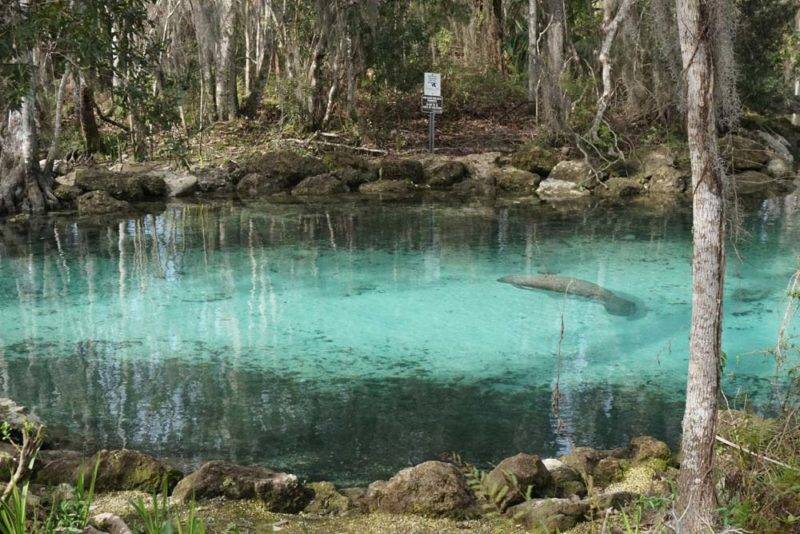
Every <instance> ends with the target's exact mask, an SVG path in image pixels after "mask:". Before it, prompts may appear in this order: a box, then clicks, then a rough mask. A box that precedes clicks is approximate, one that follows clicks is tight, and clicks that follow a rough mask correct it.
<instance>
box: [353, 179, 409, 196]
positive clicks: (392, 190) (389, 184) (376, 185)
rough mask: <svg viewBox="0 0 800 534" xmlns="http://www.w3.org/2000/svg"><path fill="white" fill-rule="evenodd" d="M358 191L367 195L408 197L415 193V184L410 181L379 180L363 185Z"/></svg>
mask: <svg viewBox="0 0 800 534" xmlns="http://www.w3.org/2000/svg"><path fill="white" fill-rule="evenodd" d="M358 191H359V193H363V194H365V195H385V196H408V195H411V194H412V193H413V192H414V184H413V183H411V181H410V180H378V181H377V182H368V183H365V184H362V185H361V187H359V188H358Z"/></svg>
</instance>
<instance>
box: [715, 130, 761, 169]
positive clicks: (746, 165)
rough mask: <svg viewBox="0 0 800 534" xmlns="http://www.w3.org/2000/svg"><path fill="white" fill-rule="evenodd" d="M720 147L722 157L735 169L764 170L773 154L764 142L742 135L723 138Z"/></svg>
mask: <svg viewBox="0 0 800 534" xmlns="http://www.w3.org/2000/svg"><path fill="white" fill-rule="evenodd" d="M719 147H720V154H721V155H722V158H723V159H724V160H725V161H726V162H728V164H729V165H730V166H731V168H733V170H734V171H749V170H756V171H757V170H762V169H764V167H766V166H767V163H769V160H770V158H771V157H772V154H773V153H772V151H771V150H770V149H769V148H768V147H767V146H765V145H764V144H763V143H762V142H759V141H757V140H755V139H752V138H750V137H745V136H742V135H727V136H725V137H723V138H721V139H720V140H719Z"/></svg>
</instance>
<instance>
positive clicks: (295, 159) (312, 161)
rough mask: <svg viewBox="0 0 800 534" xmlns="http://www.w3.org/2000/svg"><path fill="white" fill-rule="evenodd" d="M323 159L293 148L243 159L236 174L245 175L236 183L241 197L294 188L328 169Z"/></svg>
mask: <svg viewBox="0 0 800 534" xmlns="http://www.w3.org/2000/svg"><path fill="white" fill-rule="evenodd" d="M327 170H328V169H327V167H326V166H325V164H324V163H323V162H322V160H320V159H317V158H314V157H312V156H306V155H302V154H298V153H296V152H292V151H290V150H280V151H276V152H268V153H266V154H262V155H260V156H257V157H254V158H251V159H250V160H248V161H246V162H244V163H243V164H242V165H241V166H240V167H239V169H237V170H236V173H237V174H241V175H242V176H243V177H242V179H241V180H240V181H239V183H238V185H237V186H236V190H237V192H238V193H239V195H240V196H244V197H254V196H259V195H272V194H275V193H281V192H285V191H289V190H291V189H292V188H293V187H295V186H296V185H297V184H299V183H300V181H302V180H303V179H304V178H308V177H309V176H317V175H320V174H324V173H325V172H327Z"/></svg>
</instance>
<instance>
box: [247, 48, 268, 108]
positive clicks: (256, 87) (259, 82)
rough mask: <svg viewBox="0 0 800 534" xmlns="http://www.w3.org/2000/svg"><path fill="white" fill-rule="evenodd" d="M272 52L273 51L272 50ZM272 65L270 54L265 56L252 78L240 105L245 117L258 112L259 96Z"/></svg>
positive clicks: (262, 91) (265, 84)
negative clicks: (250, 86) (248, 90)
mask: <svg viewBox="0 0 800 534" xmlns="http://www.w3.org/2000/svg"><path fill="white" fill-rule="evenodd" d="M272 53H273V54H274V51H273V52H272ZM271 67H272V56H271V55H270V56H265V57H264V60H263V61H262V62H261V66H260V67H259V69H258V73H257V74H256V77H255V80H253V88H252V90H251V91H250V94H249V95H247V99H245V101H244V105H243V106H242V110H241V112H242V115H244V116H245V117H249V118H253V117H255V116H256V113H257V112H258V106H259V104H261V96H262V95H263V94H264V88H265V87H266V86H267V80H268V78H269V71H270V68H271Z"/></svg>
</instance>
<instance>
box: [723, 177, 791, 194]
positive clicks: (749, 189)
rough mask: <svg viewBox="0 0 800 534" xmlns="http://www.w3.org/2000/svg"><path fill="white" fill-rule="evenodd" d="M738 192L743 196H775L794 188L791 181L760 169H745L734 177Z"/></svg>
mask: <svg viewBox="0 0 800 534" xmlns="http://www.w3.org/2000/svg"><path fill="white" fill-rule="evenodd" d="M731 178H732V180H733V183H734V187H735V189H736V193H737V194H739V195H742V196H754V197H765V198H766V197H773V196H778V195H781V194H785V193H788V192H790V191H791V190H792V184H791V182H789V181H787V180H783V179H781V178H775V177H773V176H770V175H768V174H764V173H763V172H758V171H744V172H740V173H738V174H734V175H733V176H732V177H731Z"/></svg>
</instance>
